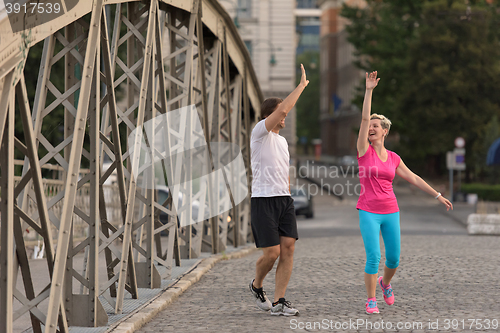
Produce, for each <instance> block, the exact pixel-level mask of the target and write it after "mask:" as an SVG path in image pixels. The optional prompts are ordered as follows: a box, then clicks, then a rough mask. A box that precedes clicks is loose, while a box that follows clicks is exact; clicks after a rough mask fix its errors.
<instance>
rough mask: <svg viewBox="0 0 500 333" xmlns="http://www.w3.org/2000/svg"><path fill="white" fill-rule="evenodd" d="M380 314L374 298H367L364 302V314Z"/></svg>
mask: <svg viewBox="0 0 500 333" xmlns="http://www.w3.org/2000/svg"><path fill="white" fill-rule="evenodd" d="M372 313H380V312H379V311H378V307H377V300H376V299H375V297H373V298H369V299H368V300H367V301H366V314H372Z"/></svg>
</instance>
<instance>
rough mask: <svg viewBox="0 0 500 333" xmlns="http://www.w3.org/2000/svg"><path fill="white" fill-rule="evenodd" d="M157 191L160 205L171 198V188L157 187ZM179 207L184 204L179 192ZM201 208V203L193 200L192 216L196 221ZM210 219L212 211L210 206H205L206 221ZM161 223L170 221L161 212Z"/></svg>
mask: <svg viewBox="0 0 500 333" xmlns="http://www.w3.org/2000/svg"><path fill="white" fill-rule="evenodd" d="M156 189H157V190H158V203H160V204H163V203H164V202H165V200H167V199H168V196H169V188H168V187H167V186H164V185H156ZM177 201H178V202H177V207H180V206H181V205H182V203H183V198H182V193H180V192H179V198H178V199H177ZM199 207H200V202H199V201H198V200H193V202H192V203H191V212H192V213H191V214H192V217H193V219H194V220H196V219H197V218H198V211H199ZM169 208H170V207H169ZM209 218H210V211H209V208H208V205H206V204H205V213H204V219H205V220H206V219H209ZM160 221H161V222H162V223H163V224H165V223H167V221H168V215H167V214H166V213H164V212H163V211H160Z"/></svg>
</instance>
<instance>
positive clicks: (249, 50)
mask: <svg viewBox="0 0 500 333" xmlns="http://www.w3.org/2000/svg"><path fill="white" fill-rule="evenodd" d="M245 46H246V47H247V50H248V53H250V58H252V41H250V40H246V41H245Z"/></svg>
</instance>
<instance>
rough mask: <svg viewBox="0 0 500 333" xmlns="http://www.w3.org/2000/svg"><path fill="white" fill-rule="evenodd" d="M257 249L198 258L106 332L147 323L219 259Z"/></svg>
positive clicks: (116, 332)
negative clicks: (177, 276)
mask: <svg viewBox="0 0 500 333" xmlns="http://www.w3.org/2000/svg"><path fill="white" fill-rule="evenodd" d="M255 251H257V248H256V247H247V248H243V249H241V250H238V251H235V252H232V253H228V254H225V255H223V254H216V255H212V256H211V257H209V258H205V259H202V260H200V261H199V262H198V263H197V264H196V265H195V266H194V267H193V269H191V270H190V271H188V272H187V273H186V274H185V275H183V276H182V277H181V278H180V279H179V280H177V281H176V282H174V283H173V284H172V285H170V286H169V287H168V288H167V289H165V290H164V291H163V292H162V293H160V294H159V295H158V296H156V297H155V298H153V299H152V300H151V301H150V302H149V303H147V304H146V305H144V306H143V307H142V308H139V309H137V311H136V312H135V313H134V314H131V316H130V317H128V318H126V319H125V320H124V321H122V322H121V323H119V324H118V325H117V326H115V327H114V328H111V329H110V330H108V331H107V332H109V333H111V332H113V333H132V332H134V331H136V330H138V329H140V328H141V327H142V326H144V325H145V324H147V323H148V322H149V321H150V320H151V319H153V317H155V316H156V315H157V314H158V313H159V312H161V311H162V310H164V309H165V308H166V307H167V306H169V305H170V304H172V303H173V302H174V301H175V300H176V299H177V298H178V297H179V296H180V295H181V294H182V293H183V292H184V291H186V290H187V289H188V288H189V287H190V286H191V285H193V284H195V283H196V282H198V281H199V280H200V278H201V277H202V276H203V275H204V274H205V273H207V272H208V271H209V270H210V269H211V268H212V267H214V266H215V264H217V263H218V262H219V261H222V260H229V259H239V258H242V257H244V256H246V255H248V254H250V253H253V252H255Z"/></svg>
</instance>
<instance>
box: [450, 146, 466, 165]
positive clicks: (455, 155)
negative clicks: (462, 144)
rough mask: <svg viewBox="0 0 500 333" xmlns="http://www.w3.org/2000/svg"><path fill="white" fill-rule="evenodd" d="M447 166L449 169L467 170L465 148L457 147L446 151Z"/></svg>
mask: <svg viewBox="0 0 500 333" xmlns="http://www.w3.org/2000/svg"><path fill="white" fill-rule="evenodd" d="M446 168H448V170H465V149H464V148H455V149H454V150H453V151H449V152H447V153H446Z"/></svg>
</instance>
